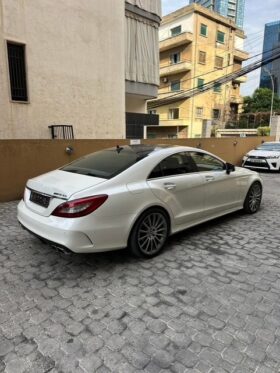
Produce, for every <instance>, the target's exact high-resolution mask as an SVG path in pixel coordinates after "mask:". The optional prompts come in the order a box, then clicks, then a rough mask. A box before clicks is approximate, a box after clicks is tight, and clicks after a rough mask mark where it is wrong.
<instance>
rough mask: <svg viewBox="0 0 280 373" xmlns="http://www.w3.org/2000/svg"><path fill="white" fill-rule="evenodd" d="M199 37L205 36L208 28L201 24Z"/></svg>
mask: <svg viewBox="0 0 280 373" xmlns="http://www.w3.org/2000/svg"><path fill="white" fill-rule="evenodd" d="M200 35H202V36H207V35H208V27H207V25H204V24H203V23H201V24H200Z"/></svg>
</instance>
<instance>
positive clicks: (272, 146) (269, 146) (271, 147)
mask: <svg viewBox="0 0 280 373" xmlns="http://www.w3.org/2000/svg"><path fill="white" fill-rule="evenodd" d="M257 150H268V151H275V150H276V151H280V143H276V144H271V143H270V144H262V145H260V146H258V147H257Z"/></svg>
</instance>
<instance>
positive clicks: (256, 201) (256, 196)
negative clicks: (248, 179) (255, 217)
mask: <svg viewBox="0 0 280 373" xmlns="http://www.w3.org/2000/svg"><path fill="white" fill-rule="evenodd" d="M261 201H262V185H261V183H260V182H258V181H255V182H254V183H253V184H252V185H251V186H250V188H249V190H248V193H247V195H246V198H245V201H244V206H243V209H244V211H245V212H246V213H247V214H255V213H256V212H257V211H258V210H259V208H260V205H261Z"/></svg>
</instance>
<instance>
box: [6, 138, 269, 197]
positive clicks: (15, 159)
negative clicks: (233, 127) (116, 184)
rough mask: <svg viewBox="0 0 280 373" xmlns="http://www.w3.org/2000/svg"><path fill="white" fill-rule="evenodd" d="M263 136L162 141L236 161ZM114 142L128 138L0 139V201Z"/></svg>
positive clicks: (19, 192) (14, 195)
mask: <svg viewBox="0 0 280 373" xmlns="http://www.w3.org/2000/svg"><path fill="white" fill-rule="evenodd" d="M263 140H264V141H273V140H274V138H273V137H250V138H244V139H243V138H238V137H236V138H225V139H216V138H214V139H213V138H210V139H181V140H178V139H177V140H164V143H166V144H173V145H175V144H177V145H186V146H193V147H198V148H201V149H204V150H207V151H210V152H211V153H214V154H216V155H217V156H220V157H221V158H223V159H224V160H226V161H228V162H231V163H234V164H236V165H238V164H240V163H241V160H242V157H243V155H244V154H246V153H247V152H248V151H249V150H251V149H253V148H255V147H256V146H257V145H259V144H260V143H261V142H262V141H263ZM144 143H149V144H157V143H158V140H144ZM117 144H118V145H123V144H128V141H127V140H74V141H70V142H69V141H64V140H54V141H52V140H0V154H1V157H0V175H1V182H0V202H5V201H11V200H15V199H19V198H21V197H22V194H23V190H24V186H25V183H26V181H27V180H28V179H29V178H32V177H35V176H38V175H40V174H42V173H44V172H47V171H51V170H53V169H55V168H58V167H60V166H62V165H64V164H66V163H69V162H71V161H72V160H74V159H76V158H78V157H81V156H83V155H85V154H88V153H91V152H94V151H97V150H100V149H104V148H107V147H112V146H116V145H117ZM68 145H71V146H72V147H73V149H74V153H73V154H72V155H68V154H67V153H66V152H65V148H66V146H68Z"/></svg>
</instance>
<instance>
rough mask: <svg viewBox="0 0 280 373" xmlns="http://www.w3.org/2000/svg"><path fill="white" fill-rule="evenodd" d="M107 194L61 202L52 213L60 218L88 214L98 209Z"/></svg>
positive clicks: (78, 216)
mask: <svg viewBox="0 0 280 373" xmlns="http://www.w3.org/2000/svg"><path fill="white" fill-rule="evenodd" d="M107 198H108V196H107V195H106V194H102V195H99V196H93V197H86V198H80V199H76V200H74V201H69V202H65V203H62V204H61V205H59V206H57V208H56V209H55V210H54V211H53V213H52V215H54V216H59V217H61V218H80V217H81V216H85V215H88V214H90V213H92V212H93V211H95V210H96V209H98V207H100V206H101V205H103V203H104V202H105V201H106V199H107Z"/></svg>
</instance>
